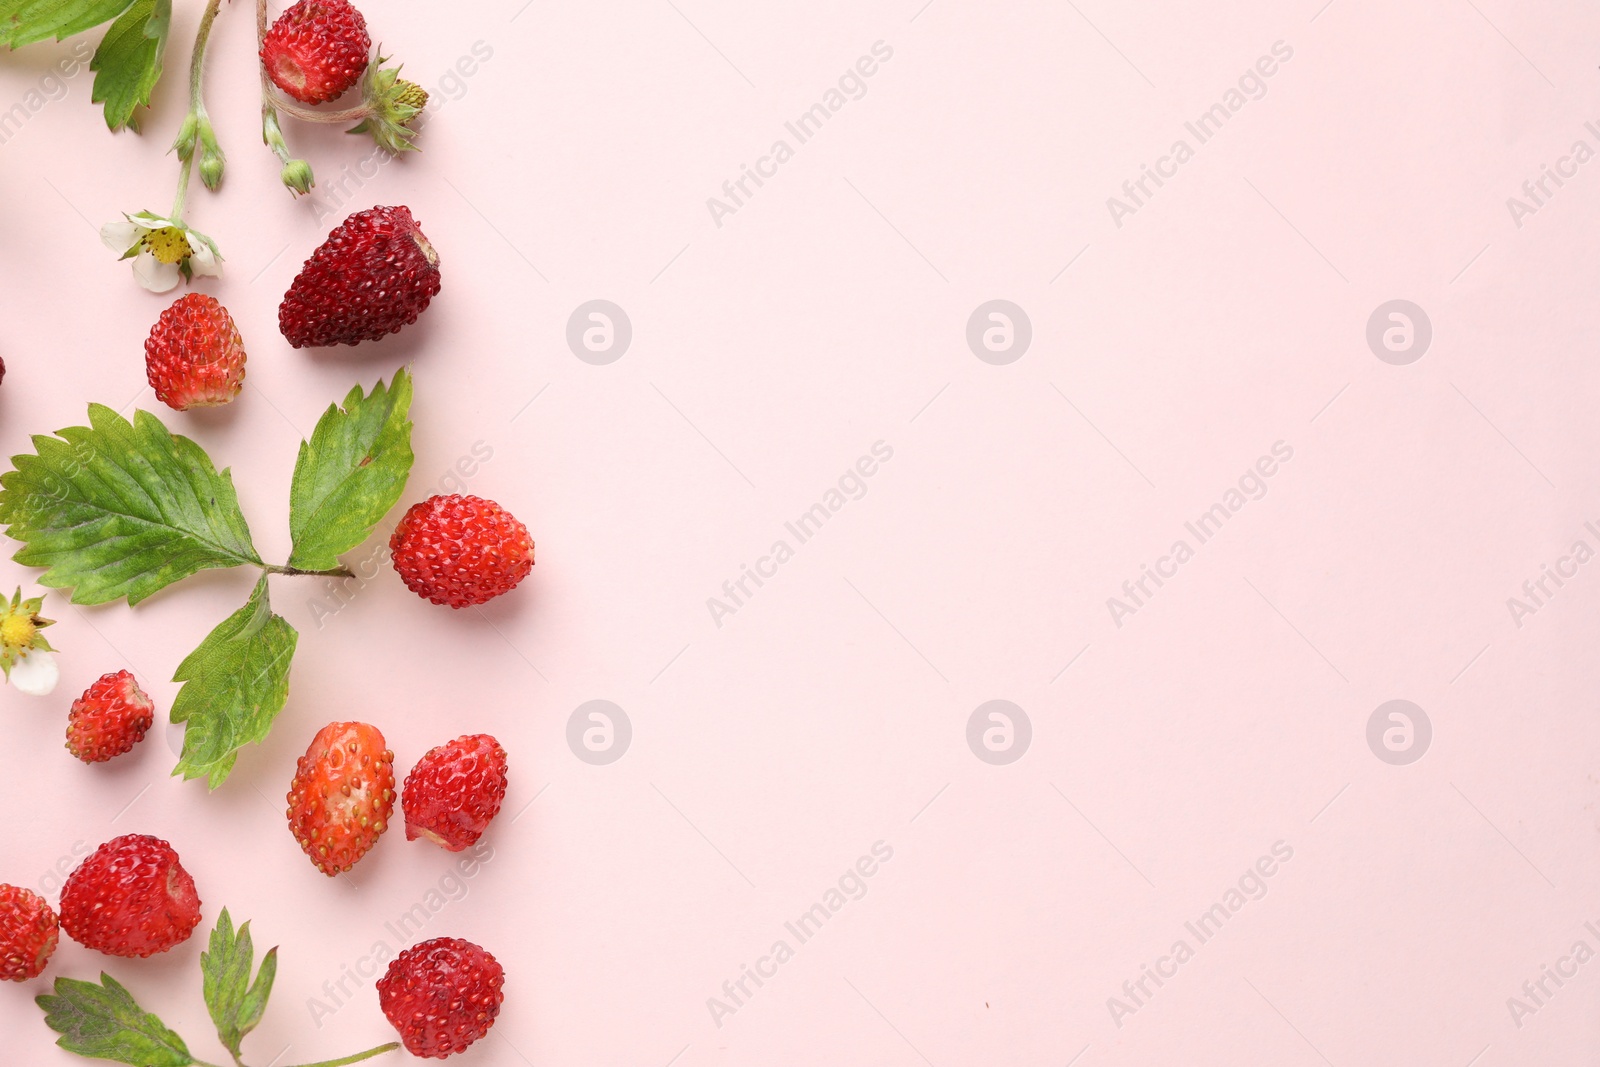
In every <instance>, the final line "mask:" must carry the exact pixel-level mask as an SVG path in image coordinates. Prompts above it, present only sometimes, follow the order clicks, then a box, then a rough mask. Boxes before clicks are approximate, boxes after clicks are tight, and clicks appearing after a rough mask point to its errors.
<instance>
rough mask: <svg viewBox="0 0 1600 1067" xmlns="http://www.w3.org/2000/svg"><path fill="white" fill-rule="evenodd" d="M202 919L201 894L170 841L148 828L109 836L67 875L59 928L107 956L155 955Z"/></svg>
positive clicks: (181, 939) (183, 938)
mask: <svg viewBox="0 0 1600 1067" xmlns="http://www.w3.org/2000/svg"><path fill="white" fill-rule="evenodd" d="M199 924H200V897H199V895H198V894H196V892H195V888H194V879H193V878H191V877H189V872H188V871H186V870H184V869H183V864H182V863H180V862H179V861H178V854H177V853H176V852H175V851H173V848H172V846H171V845H169V844H167V843H166V842H165V841H163V840H161V839H160V838H158V837H151V836H149V835H148V834H128V835H126V836H124V837H118V838H114V839H113V840H110V841H107V842H106V843H105V844H103V845H101V846H100V847H99V848H97V849H95V850H94V852H93V853H91V854H90V855H89V858H88V859H86V860H84V861H83V862H82V863H81V864H79V865H78V869H77V870H75V871H73V872H72V873H71V874H70V875H68V876H67V884H66V885H65V886H63V887H62V890H61V928H62V929H63V930H65V931H66V932H67V936H68V937H70V938H72V939H73V940H74V941H76V942H78V943H79V944H81V945H85V946H87V947H88V948H92V949H94V950H96V951H97V952H104V953H106V954H107V955H108V956H138V957H141V958H142V957H145V956H153V955H155V954H156V953H157V952H165V951H167V950H168V949H169V948H172V947H173V946H174V945H178V944H182V943H183V942H184V941H187V940H188V939H189V935H190V934H192V933H194V928H195V927H196V926H198V925H199Z"/></svg>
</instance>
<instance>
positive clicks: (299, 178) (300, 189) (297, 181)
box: [278, 159, 317, 195]
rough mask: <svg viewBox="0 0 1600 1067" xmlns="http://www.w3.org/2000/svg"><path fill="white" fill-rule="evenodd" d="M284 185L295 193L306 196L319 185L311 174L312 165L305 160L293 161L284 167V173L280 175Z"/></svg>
mask: <svg viewBox="0 0 1600 1067" xmlns="http://www.w3.org/2000/svg"><path fill="white" fill-rule="evenodd" d="M278 176H279V177H280V178H281V179H282V180H283V184H284V185H286V186H288V187H289V189H290V190H291V191H293V192H295V193H299V194H302V195H304V194H305V193H309V192H310V191H311V187H312V186H313V185H315V184H317V180H316V178H315V177H314V176H313V175H312V173H311V164H309V163H307V162H306V161H305V160H303V159H291V160H289V162H287V163H285V164H284V165H283V172H282V173H281V174H279V175H278Z"/></svg>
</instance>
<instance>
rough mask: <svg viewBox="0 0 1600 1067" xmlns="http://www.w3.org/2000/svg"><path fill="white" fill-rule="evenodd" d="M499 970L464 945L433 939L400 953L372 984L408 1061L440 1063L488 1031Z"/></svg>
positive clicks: (496, 1005) (495, 1009)
mask: <svg viewBox="0 0 1600 1067" xmlns="http://www.w3.org/2000/svg"><path fill="white" fill-rule="evenodd" d="M505 980H506V975H505V970H504V969H503V968H502V967H501V966H500V963H499V961H498V960H496V959H495V958H494V957H493V956H491V955H489V953H487V952H485V951H484V950H483V949H481V948H479V947H478V946H477V945H474V944H473V943H472V942H470V941H463V940H461V939H460V938H456V937H436V938H434V939H433V940H432V941H424V942H422V943H421V944H420V945H415V946H413V947H411V948H408V949H406V950H405V951H404V952H402V953H400V955H398V956H396V957H395V958H394V960H393V962H391V963H390V964H389V970H388V971H387V972H386V973H385V974H384V976H383V977H382V978H380V979H378V1004H379V1006H381V1007H382V1008H383V1014H384V1016H385V1017H387V1018H388V1020H389V1022H390V1023H391V1024H392V1025H393V1026H394V1028H395V1029H396V1030H398V1031H399V1032H400V1040H401V1041H403V1042H404V1043H405V1046H406V1051H407V1052H409V1053H411V1054H412V1055H413V1056H425V1057H429V1058H432V1059H439V1060H442V1059H444V1058H445V1057H446V1056H449V1055H452V1054H454V1053H457V1052H461V1051H464V1050H465V1049H466V1048H467V1046H469V1045H471V1044H472V1043H473V1042H474V1041H476V1040H478V1039H479V1038H480V1037H482V1036H484V1035H485V1034H487V1033H488V1032H489V1027H491V1026H493V1025H494V1020H495V1017H496V1016H498V1015H499V1014H500V1005H501V1003H502V1002H504V1000H505V994H504V993H502V992H501V991H500V989H501V987H502V986H503V985H505Z"/></svg>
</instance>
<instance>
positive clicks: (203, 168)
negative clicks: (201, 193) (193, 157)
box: [200, 152, 223, 193]
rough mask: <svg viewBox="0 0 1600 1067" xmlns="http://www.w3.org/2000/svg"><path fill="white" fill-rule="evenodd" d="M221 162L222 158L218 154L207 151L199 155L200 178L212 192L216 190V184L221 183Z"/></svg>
mask: <svg viewBox="0 0 1600 1067" xmlns="http://www.w3.org/2000/svg"><path fill="white" fill-rule="evenodd" d="M222 164H223V159H222V157H221V156H220V155H212V154H210V153H209V152H208V153H207V154H205V155H203V156H201V157H200V180H201V181H203V182H205V183H206V188H207V189H210V190H211V191H212V192H213V193H214V192H216V191H217V186H219V185H221V184H222Z"/></svg>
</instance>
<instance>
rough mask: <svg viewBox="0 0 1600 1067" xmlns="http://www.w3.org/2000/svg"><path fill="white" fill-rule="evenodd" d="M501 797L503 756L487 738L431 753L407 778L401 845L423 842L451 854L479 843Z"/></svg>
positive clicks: (459, 740)
mask: <svg viewBox="0 0 1600 1067" xmlns="http://www.w3.org/2000/svg"><path fill="white" fill-rule="evenodd" d="M505 796H506V750H505V749H503V748H501V747H500V742H498V741H496V740H495V739H494V738H492V737H490V736H489V735H488V734H472V735H471V736H469V737H458V738H456V739H455V740H454V741H451V742H450V743H449V744H447V745H440V746H439V747H438V748H435V749H430V750H429V751H428V753H427V755H425V756H423V757H422V758H421V759H419V760H418V761H417V765H416V766H415V767H413V768H411V773H410V774H408V775H406V785H405V789H404V790H403V791H402V792H401V794H400V806H401V808H402V809H404V811H405V816H406V840H408V841H415V840H416V839H417V838H419V837H426V838H427V839H428V840H429V841H432V842H433V843H434V844H436V845H442V846H444V847H445V848H446V849H448V850H450V851H451V852H460V851H461V850H462V849H464V848H469V847H471V846H472V845H475V844H477V843H478V838H479V837H481V836H483V832H484V831H485V830H487V829H488V828H489V823H490V821H491V820H492V819H493V818H494V817H495V816H496V815H497V814H499V812H500V802H501V801H503V800H504V799H505Z"/></svg>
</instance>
